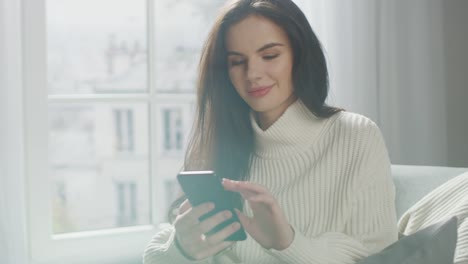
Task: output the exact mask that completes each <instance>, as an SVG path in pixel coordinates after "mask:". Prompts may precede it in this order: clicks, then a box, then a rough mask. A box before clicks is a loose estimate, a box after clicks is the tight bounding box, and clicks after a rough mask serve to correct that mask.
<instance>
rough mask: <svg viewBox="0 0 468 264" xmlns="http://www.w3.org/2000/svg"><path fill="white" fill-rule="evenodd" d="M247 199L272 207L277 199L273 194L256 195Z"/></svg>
mask: <svg viewBox="0 0 468 264" xmlns="http://www.w3.org/2000/svg"><path fill="white" fill-rule="evenodd" d="M247 201H249V202H253V203H262V204H264V205H267V206H269V207H272V206H273V205H274V204H275V200H274V198H273V196H271V195H256V196H252V197H250V198H248V199H247Z"/></svg>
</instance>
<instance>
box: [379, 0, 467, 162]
mask: <svg viewBox="0 0 468 264" xmlns="http://www.w3.org/2000/svg"><path fill="white" fill-rule="evenodd" d="M380 13H381V14H383V16H384V17H382V18H381V19H380V23H381V25H382V28H381V31H380V36H379V43H380V51H379V54H380V56H379V58H378V60H379V65H380V68H381V69H380V73H379V76H380V80H379V86H378V89H379V94H380V99H379V101H380V113H381V114H380V119H379V124H380V126H381V129H382V131H383V133H384V136H385V137H386V139H387V143H388V148H389V152H390V156H391V159H392V162H393V163H400V164H419V165H423V164H425V165H447V155H448V154H447V153H448V148H447V129H448V128H447V122H446V118H445V117H446V101H447V100H449V98H447V92H446V90H445V89H444V85H445V84H444V82H445V67H444V50H445V47H444V44H445V43H444V42H443V31H442V26H443V13H442V1H426V0H414V1H388V2H386V1H383V2H382V6H381V8H380ZM467 165H468V164H467Z"/></svg>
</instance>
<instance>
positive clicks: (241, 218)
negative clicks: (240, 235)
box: [234, 208, 251, 233]
mask: <svg viewBox="0 0 468 264" xmlns="http://www.w3.org/2000/svg"><path fill="white" fill-rule="evenodd" d="M234 211H235V212H236V215H237V218H239V221H240V223H241V225H242V226H243V227H244V229H245V230H246V231H247V232H249V231H250V229H251V219H250V218H249V217H248V216H246V215H245V214H243V213H242V212H241V211H239V209H237V208H235V209H234ZM249 233H250V232H249Z"/></svg>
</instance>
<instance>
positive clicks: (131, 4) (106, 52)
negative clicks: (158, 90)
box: [47, 0, 147, 94]
mask: <svg viewBox="0 0 468 264" xmlns="http://www.w3.org/2000/svg"><path fill="white" fill-rule="evenodd" d="M145 3H146V1H144V0H99V1H94V0H47V41H48V44H47V54H48V57H47V62H48V87H49V93H50V94H77V93H110V92H112V93H139V92H145V91H146V90H147V85H146V83H147V63H146V61H147V51H146V49H147V48H146V40H147V38H146V4H145Z"/></svg>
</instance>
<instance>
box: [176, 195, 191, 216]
mask: <svg viewBox="0 0 468 264" xmlns="http://www.w3.org/2000/svg"><path fill="white" fill-rule="evenodd" d="M190 208H192V205H191V204H190V202H189V200H188V199H185V201H183V202H182V203H181V204H180V206H179V214H183V213H185V212H187V211H188V210H189V209H190Z"/></svg>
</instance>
